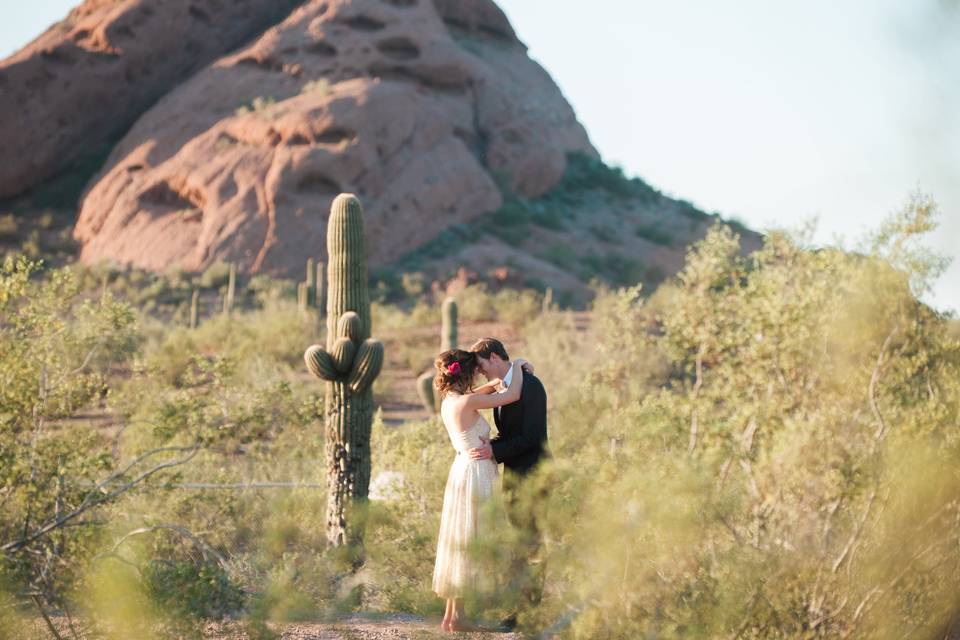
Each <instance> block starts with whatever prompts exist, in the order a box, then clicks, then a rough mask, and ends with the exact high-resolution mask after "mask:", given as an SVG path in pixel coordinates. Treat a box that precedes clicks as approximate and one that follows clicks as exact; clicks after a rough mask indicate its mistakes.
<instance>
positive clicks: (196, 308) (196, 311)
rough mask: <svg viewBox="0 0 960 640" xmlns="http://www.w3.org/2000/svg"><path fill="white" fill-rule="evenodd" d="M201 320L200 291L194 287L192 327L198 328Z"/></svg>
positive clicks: (191, 315) (191, 309)
mask: <svg viewBox="0 0 960 640" xmlns="http://www.w3.org/2000/svg"><path fill="white" fill-rule="evenodd" d="M199 320H200V292H199V291H197V290H196V289H194V290H193V295H192V296H190V328H191V329H196V328H197V324H198V322H199Z"/></svg>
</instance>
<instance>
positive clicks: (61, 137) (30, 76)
mask: <svg viewBox="0 0 960 640" xmlns="http://www.w3.org/2000/svg"><path fill="white" fill-rule="evenodd" d="M296 4H298V0H239V1H229V2H228V1H226V0H164V1H163V2H155V1H153V0H121V1H117V0H86V2H84V3H83V4H82V5H80V6H79V7H77V8H76V9H74V10H73V11H71V12H70V15H69V16H68V17H67V18H66V19H65V20H63V21H61V22H60V23H58V24H56V25H54V26H53V27H51V28H50V29H48V30H47V32H46V33H44V34H43V35H42V36H40V37H39V38H37V39H36V40H34V41H33V42H32V43H31V44H29V45H28V46H27V47H25V48H24V49H23V50H21V51H19V52H18V53H16V54H15V55H13V56H11V57H10V58H8V59H6V60H4V61H2V62H0V140H3V144H2V145H0V197H7V196H12V195H16V194H18V193H21V192H23V191H25V190H27V189H29V188H31V187H33V186H35V185H37V184H39V183H41V182H42V181H43V180H45V179H47V178H49V177H51V176H52V175H53V174H55V173H56V172H57V171H59V170H61V169H64V168H65V167H68V166H69V165H70V164H71V163H72V162H74V161H76V160H77V159H78V158H80V157H81V156H83V155H85V154H98V153H101V151H100V150H101V149H103V148H104V147H105V145H109V144H111V143H112V142H113V141H115V140H116V138H117V137H118V136H120V135H121V134H123V132H124V131H125V130H126V129H127V128H128V127H129V126H130V125H131V124H132V123H133V122H134V120H135V119H136V118H137V117H138V116H139V115H140V114H142V113H143V112H144V111H145V110H146V109H147V108H148V107H149V106H150V105H152V104H153V103H154V102H156V100H157V99H158V98H160V97H161V96H163V95H164V94H165V93H167V92H168V91H169V90H170V89H172V88H173V87H174V86H176V85H177V84H179V83H180V82H182V81H183V80H184V79H185V78H187V77H188V76H189V75H191V74H192V73H194V72H195V71H197V70H198V69H200V68H202V67H204V66H206V65H207V64H209V63H210V62H211V61H213V60H215V59H216V58H218V57H220V56H222V55H224V54H226V53H228V52H230V51H232V50H234V49H235V48H236V47H238V46H240V45H242V44H244V43H245V42H246V41H248V40H249V39H250V38H251V37H253V36H254V35H256V34H259V33H262V32H263V31H264V30H265V29H267V28H268V27H270V26H271V25H273V24H276V23H277V22H279V21H280V20H282V19H283V18H284V17H286V16H287V15H288V14H289V13H290V11H291V9H292V8H293V7H294V6H295V5H296Z"/></svg>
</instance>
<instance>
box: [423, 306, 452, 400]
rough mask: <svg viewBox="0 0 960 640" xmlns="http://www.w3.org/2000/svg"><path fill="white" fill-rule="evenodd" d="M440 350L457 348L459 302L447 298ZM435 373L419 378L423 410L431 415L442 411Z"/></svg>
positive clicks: (442, 321)
mask: <svg viewBox="0 0 960 640" xmlns="http://www.w3.org/2000/svg"><path fill="white" fill-rule="evenodd" d="M440 316H441V320H440V350H441V351H446V350H448V349H456V348H457V337H458V336H457V301H456V300H454V299H453V298H447V299H446V300H444V301H443V306H442V307H441V308H440ZM434 375H435V374H434V371H433V369H431V370H430V371H426V372H424V373H423V374H422V375H421V376H420V377H419V378H417V395H418V396H420V402H422V403H423V408H424V409H426V410H427V411H430V412H431V413H436V412H437V411H439V410H440V403H439V402H438V401H437V396H436V393H435V391H434V389H433V378H434Z"/></svg>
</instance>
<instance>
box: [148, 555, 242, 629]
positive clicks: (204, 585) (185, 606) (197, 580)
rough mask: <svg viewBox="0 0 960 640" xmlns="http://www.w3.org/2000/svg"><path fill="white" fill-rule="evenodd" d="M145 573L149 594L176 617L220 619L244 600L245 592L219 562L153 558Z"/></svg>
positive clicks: (238, 606)
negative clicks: (171, 560) (234, 582)
mask: <svg viewBox="0 0 960 640" xmlns="http://www.w3.org/2000/svg"><path fill="white" fill-rule="evenodd" d="M142 576H143V581H144V583H145V584H146V588H147V592H148V593H149V594H150V597H151V598H152V599H153V600H154V601H155V602H156V603H157V604H158V605H160V606H162V607H163V608H164V609H165V610H166V611H168V612H169V613H172V614H173V615H175V616H177V617H190V618H201V619H220V618H222V617H224V616H225V615H228V614H231V613H235V612H237V611H238V610H239V609H240V608H241V606H242V605H243V603H244V598H243V593H242V592H241V591H240V589H239V588H238V587H237V586H236V585H235V584H233V583H232V582H231V581H230V578H229V576H227V574H226V572H225V571H224V570H223V568H222V567H221V566H220V565H219V564H216V563H211V562H201V563H194V562H190V561H179V562H170V561H166V560H164V561H160V560H154V561H152V562H150V563H148V564H147V566H146V567H145V568H144V570H143V571H142Z"/></svg>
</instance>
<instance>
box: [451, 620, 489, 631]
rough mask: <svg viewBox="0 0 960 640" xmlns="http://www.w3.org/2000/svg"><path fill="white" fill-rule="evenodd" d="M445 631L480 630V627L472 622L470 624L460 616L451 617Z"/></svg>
mask: <svg viewBox="0 0 960 640" xmlns="http://www.w3.org/2000/svg"><path fill="white" fill-rule="evenodd" d="M447 631H449V632H456V631H482V629H481V628H480V627H478V626H476V625H474V624H470V623H469V622H467V621H466V620H463V619H462V618H451V619H450V623H449V625H448V628H447Z"/></svg>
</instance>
